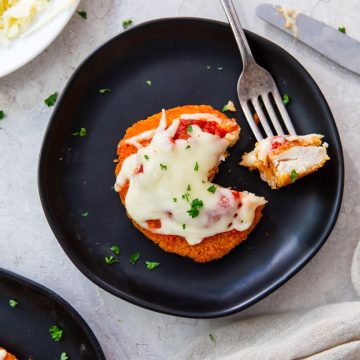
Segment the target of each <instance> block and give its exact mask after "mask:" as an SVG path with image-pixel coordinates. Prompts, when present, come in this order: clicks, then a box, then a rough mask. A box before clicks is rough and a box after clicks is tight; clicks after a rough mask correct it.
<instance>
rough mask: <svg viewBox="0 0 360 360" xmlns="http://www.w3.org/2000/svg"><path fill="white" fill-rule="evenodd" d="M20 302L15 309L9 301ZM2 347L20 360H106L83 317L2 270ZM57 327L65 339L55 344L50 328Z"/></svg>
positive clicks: (48, 293) (32, 284)
mask: <svg viewBox="0 0 360 360" xmlns="http://www.w3.org/2000/svg"><path fill="white" fill-rule="evenodd" d="M10 299H12V300H16V301H18V305H17V306H16V307H15V308H12V307H10V306H9V300H10ZM0 314H1V316H0V319H1V326H0V346H2V347H4V348H5V349H7V350H8V351H9V352H11V353H13V354H14V355H15V356H17V357H18V358H19V359H20V360H25V359H26V360H27V359H34V360H59V359H60V355H61V353H62V352H66V353H67V354H68V356H69V359H84V360H85V359H86V360H105V356H104V354H103V352H102V350H101V348H100V345H99V343H98V341H97V340H96V338H95V335H94V334H93V333H92V331H91V330H90V328H89V326H88V325H87V324H86V323H85V321H84V320H83V319H82V318H81V316H80V315H79V314H78V313H77V312H76V311H75V310H74V309H73V308H72V307H71V306H70V305H69V304H68V303H67V302H65V300H63V299H62V298H60V297H59V296H58V295H56V294H55V293H53V292H52V291H50V290H48V289H46V288H45V287H43V286H41V285H38V284H36V283H35V282H33V281H31V280H28V279H25V278H24V277H22V276H19V275H16V274H13V273H11V272H9V271H5V270H1V269H0ZM53 325H57V326H58V327H59V328H62V329H63V337H62V339H61V340H60V341H59V342H55V341H54V340H52V339H51V337H50V335H49V328H50V327H51V326H53Z"/></svg>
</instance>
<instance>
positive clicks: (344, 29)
mask: <svg viewBox="0 0 360 360" xmlns="http://www.w3.org/2000/svg"><path fill="white" fill-rule="evenodd" d="M338 30H339V31H340V32H342V33H343V34H346V27H345V26H339V29H338Z"/></svg>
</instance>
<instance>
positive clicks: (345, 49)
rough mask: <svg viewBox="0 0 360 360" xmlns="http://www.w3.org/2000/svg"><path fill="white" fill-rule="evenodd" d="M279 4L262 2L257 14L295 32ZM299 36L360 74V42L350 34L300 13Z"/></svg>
mask: <svg viewBox="0 0 360 360" xmlns="http://www.w3.org/2000/svg"><path fill="white" fill-rule="evenodd" d="M278 8H279V7H278V6H274V5H271V4H261V5H259V6H257V8H256V15H257V16H258V17H260V18H261V19H263V20H264V21H266V22H268V23H270V24H271V25H274V26H275V27H277V28H279V29H280V30H282V31H285V32H286V33H288V34H289V35H291V36H294V34H293V33H292V30H291V29H287V28H285V18H284V16H283V15H282V14H281V13H280V12H279V11H278ZM296 25H297V36H296V38H297V39H298V40H299V41H301V42H303V43H305V44H306V45H308V46H310V47H311V48H313V49H314V50H316V51H317V52H319V53H320V54H322V55H324V56H326V57H327V58H329V59H331V60H332V61H334V62H336V63H337V64H339V65H341V66H342V67H344V68H346V69H348V70H351V71H353V72H355V73H357V74H360V43H359V42H358V41H356V40H354V39H352V38H351V37H349V36H348V35H346V34H344V33H342V32H340V31H338V30H337V29H334V28H332V27H331V26H329V25H326V24H324V23H322V22H320V21H317V20H315V19H313V18H311V17H310V16H307V15H304V14H302V13H299V15H298V16H297V18H296Z"/></svg>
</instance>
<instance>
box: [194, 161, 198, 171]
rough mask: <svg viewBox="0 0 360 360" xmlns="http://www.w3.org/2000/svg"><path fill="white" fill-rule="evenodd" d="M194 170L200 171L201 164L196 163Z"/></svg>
mask: <svg viewBox="0 0 360 360" xmlns="http://www.w3.org/2000/svg"><path fill="white" fill-rule="evenodd" d="M194 170H195V171H199V164H198V162H196V163H195V166H194Z"/></svg>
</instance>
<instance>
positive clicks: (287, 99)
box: [282, 94, 290, 106]
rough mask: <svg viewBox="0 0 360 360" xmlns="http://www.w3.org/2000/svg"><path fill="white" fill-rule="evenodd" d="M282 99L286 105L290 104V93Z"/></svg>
mask: <svg viewBox="0 0 360 360" xmlns="http://www.w3.org/2000/svg"><path fill="white" fill-rule="evenodd" d="M282 101H283V104H284V105H285V106H286V105H289V103H290V98H289V95H288V94H284V95H283V98H282Z"/></svg>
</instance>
